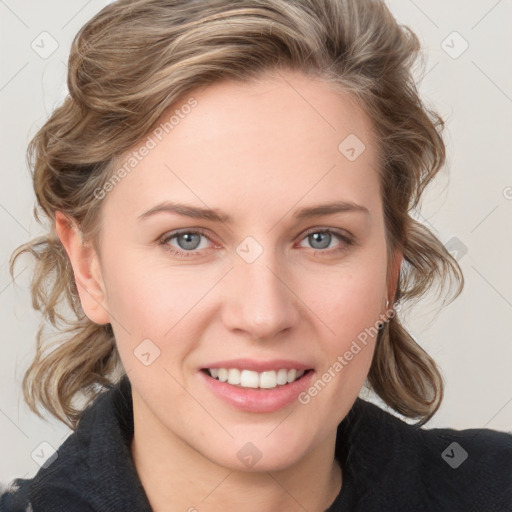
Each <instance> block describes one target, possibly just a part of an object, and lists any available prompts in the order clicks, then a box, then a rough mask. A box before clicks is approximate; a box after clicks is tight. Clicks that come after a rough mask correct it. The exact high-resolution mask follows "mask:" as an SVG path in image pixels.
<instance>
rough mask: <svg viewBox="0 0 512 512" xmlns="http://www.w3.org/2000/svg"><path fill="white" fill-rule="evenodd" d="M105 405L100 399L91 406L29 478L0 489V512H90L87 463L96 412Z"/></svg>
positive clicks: (88, 469)
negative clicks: (77, 425)
mask: <svg viewBox="0 0 512 512" xmlns="http://www.w3.org/2000/svg"><path fill="white" fill-rule="evenodd" d="M104 401H105V398H104V397H103V396H101V395H100V396H98V397H97V398H96V400H95V401H94V402H93V403H92V404H90V406H89V407H88V408H87V409H86V411H84V414H83V415H82V419H81V420H80V423H79V428H78V429H77V430H76V431H75V432H73V433H71V435H70V436H69V437H68V438H67V439H66V440H65V441H64V442H63V443H62V444H61V446H60V447H59V448H58V450H57V451H56V453H55V455H54V456H53V457H52V458H51V459H48V461H47V462H46V463H45V464H44V465H43V466H42V467H41V468H40V469H39V471H38V472H37V473H36V474H35V475H34V476H33V477H32V478H26V479H25V478H17V479H15V480H13V481H12V482H10V483H9V484H8V485H1V486H0V512H39V511H40V510H52V511H55V512H57V511H60V510H73V511H76V512H92V511H93V508H92V507H91V506H90V503H89V502H88V499H87V497H88V496H90V491H91V483H90V480H91V478H90V460H89V459H90V450H91V448H92V447H93V443H94V439H93V438H92V436H93V435H94V431H95V423H97V416H98V410H99V408H101V406H102V403H104Z"/></svg>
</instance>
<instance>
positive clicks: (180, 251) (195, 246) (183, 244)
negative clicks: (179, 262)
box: [159, 230, 211, 257]
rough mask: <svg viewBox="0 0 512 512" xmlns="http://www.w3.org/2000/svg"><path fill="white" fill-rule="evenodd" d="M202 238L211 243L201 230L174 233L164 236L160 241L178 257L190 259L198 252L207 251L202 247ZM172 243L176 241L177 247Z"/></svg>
mask: <svg viewBox="0 0 512 512" xmlns="http://www.w3.org/2000/svg"><path fill="white" fill-rule="evenodd" d="M201 238H203V239H206V240H208V241H210V242H211V240H210V238H209V237H208V236H207V235H206V233H205V232H203V231H201V230H195V231H191V230H188V231H175V232H173V233H169V234H167V235H164V236H163V237H162V238H161V239H160V241H159V244H160V245H162V246H164V248H165V249H166V250H168V251H170V252H171V253H173V254H176V255H177V256H184V257H188V256H195V255H196V251H199V250H201V249H205V247H201ZM172 241H175V242H176V245H173V244H171V242H172Z"/></svg>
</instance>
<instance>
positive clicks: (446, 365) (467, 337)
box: [0, 0, 512, 483]
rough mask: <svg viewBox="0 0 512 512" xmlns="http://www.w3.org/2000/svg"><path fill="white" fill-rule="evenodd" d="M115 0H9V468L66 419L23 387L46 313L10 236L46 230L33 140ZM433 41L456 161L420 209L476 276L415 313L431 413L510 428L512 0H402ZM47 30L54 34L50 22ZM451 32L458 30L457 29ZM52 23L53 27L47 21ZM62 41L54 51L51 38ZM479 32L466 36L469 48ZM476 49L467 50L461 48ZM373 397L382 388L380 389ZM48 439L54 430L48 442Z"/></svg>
mask: <svg viewBox="0 0 512 512" xmlns="http://www.w3.org/2000/svg"><path fill="white" fill-rule="evenodd" d="M107 3H108V2H105V1H104V0H89V1H69V0H68V1H64V0H52V1H45V2H37V1H35V0H33V1H28V0H17V1H15V0H0V24H1V29H0V40H1V71H0V108H1V119H2V123H1V130H2V131H1V137H0V144H1V154H2V167H1V171H0V226H1V242H0V250H1V254H0V265H1V266H0V325H1V326H2V331H1V334H2V336H1V343H2V352H1V354H2V357H0V365H1V369H0V379H1V380H0V389H1V390H2V391H1V400H0V482H4V483H5V482H8V481H9V480H11V479H12V478H14V477H30V476H32V475H33V474H34V473H35V472H36V471H37V470H38V469H39V465H38V464H40V463H41V460H40V459H41V457H39V458H38V456H37V455H38V454H43V453H45V454H48V452H49V451H51V448H50V446H51V447H54V448H57V447H58V446H59V445H60V444H61V443H62V441H63V440H64V439H65V437H66V436H67V435H69V430H68V429H67V428H66V427H64V426H63V425H62V424H60V423H58V422H57V421H55V420H53V419H51V418H48V421H43V420H40V419H39V418H37V417H36V416H35V415H34V414H32V413H30V412H29V411H28V408H27V407H26V406H25V405H24V403H23V401H22V399H21V387H20V383H21V379H22V376H23V371H24V369H25V368H26V367H27V366H28V364H29V362H30V359H31V357H32V354H33V350H34V343H35V333H36V329H37V325H38V316H37V315H36V314H35V312H34V311H32V309H31V306H30V296H29V292H28V284H29V276H30V266H29V262H28V260H23V261H22V262H21V264H20V265H19V266H18V267H17V271H16V272H17V274H18V277H17V281H16V284H13V283H12V281H11V278H10V276H9V274H8V258H9V255H10V253H11V252H12V250H13V249H14V248H15V247H16V246H18V245H20V244H21V243H23V242H25V241H27V240H28V239H29V238H32V237H34V236H36V235H38V234H39V233H40V231H41V229H40V227H39V226H38V225H37V224H36V222H35V221H34V220H33V218H32V207H33V203H34V197H33V192H32V188H31V182H30V178H29V174H28V171H27V168H26V163H25V150H26V146H27V143H28V141H29V140H30V138H31V136H33V135H34V134H35V132H36V130H37V129H38V127H40V126H41V125H42V124H43V122H44V121H45V119H46V117H47V115H48V113H49V112H50V111H51V110H52V108H53V107H54V106H55V105H56V104H58V103H59V102H60V101H61V100H62V98H63V97H64V95H65V94H66V88H65V72H66V60H67V55H68V52H69V46H70V43H71V40H72V38H73V36H74V35H75V34H76V32H77V31H78V29H79V28H80V27H81V26H82V25H83V24H84V23H85V21H87V20H88V19H89V18H90V17H92V16H93V15H94V14H95V13H96V12H97V11H99V10H100V9H101V8H102V7H103V6H104V5H106V4H107ZM388 3H389V5H390V7H391V9H392V11H393V13H394V14H395V16H396V17H397V18H398V20H399V21H400V22H402V23H405V24H407V25H409V26H411V28H412V29H413V30H414V31H415V32H416V33H417V34H418V36H419V37H420V39H421V41H422V44H423V46H424V49H425V53H424V55H425V69H426V75H425V76H424V77H423V79H422V80H421V82H420V90H421V92H422V95H423V97H424V99H425V101H426V102H427V103H428V104H429V105H432V106H434V107H435V108H437V109H438V110H439V111H440V113H441V114H442V115H443V116H444V118H445V120H446V122H447V130H446V142H447V145H448V165H447V166H446V168H445V171H444V172H443V174H442V176H440V177H439V179H438V181H437V183H436V184H435V186H433V187H431V189H430V190H429V192H428V194H427V196H426V199H425V201H424V203H423V206H422V209H421V211H420V212H417V213H416V217H417V218H418V219H421V220H422V221H423V222H425V223H427V224H428V225H429V226H430V227H431V228H432V229H433V230H434V232H435V233H436V234H437V236H438V237H439V238H440V239H441V241H442V242H443V243H444V244H445V245H447V246H448V247H449V248H450V250H454V251H456V252H457V254H458V256H457V257H458V258H459V261H460V264H461V266H462V269H463V271H464V274H465V277H466V288H465V290H464V292H463V294H462V295H461V296H460V297H459V298H458V299H457V300H456V301H455V302H454V303H453V304H451V305H449V306H448V307H445V308H441V304H439V303H434V302H430V303H429V302H428V301H427V302H425V303H424V304H423V305H422V306H421V307H418V308H416V310H413V311H412V312H411V314H409V315H408V316H407V318H406V320H407V325H408V327H409V329H410V330H411V332H412V334H413V335H414V336H415V338H416V339H417V341H418V342H419V343H420V344H421V345H422V346H423V347H424V348H425V349H426V350H427V351H428V352H429V353H430V354H431V355H432V356H433V357H434V358H435V359H436V361H437V362H438V364H439V365H440V367H441V369H442V372H443V375H444V377H445V380H446V384H447V386H446V395H445V400H444V402H443V404H442V406H441V409H440V411H439V412H438V413H437V415H436V416H435V417H434V418H433V419H432V420H431V421H430V422H429V423H428V425H427V426H429V427H442V426H449V427H452V428H458V429H462V428H469V427H487V428H493V429H498V430H506V431H510V430H512V376H511V373H512V372H511V368H512V334H511V325H510V324H511V320H512V272H511V270H510V264H511V262H512V236H511V234H512V230H511V222H510V220H511V218H512V172H511V162H512V158H511V157H512V59H511V53H512V31H510V26H511V22H512V2H511V0H500V1H496V0H478V1H467V0H450V2H447V1H444V0H443V1H441V0H429V1H426V0H415V1H412V0H402V1H398V0H393V1H391V2H388ZM44 32H46V34H44ZM454 32H456V33H455V34H454ZM42 33H43V34H42ZM56 45H58V47H57V48H56V49H55V51H54V52H53V53H52V54H51V55H47V54H48V53H50V52H51V51H52V50H53V46H56ZM466 45H468V47H467V49H465V47H466ZM464 49H465V51H463V50H464ZM369 398H370V399H372V400H373V401H375V402H377V403H380V401H379V400H378V399H377V398H376V397H374V396H372V395H370V396H369ZM41 443H43V444H41Z"/></svg>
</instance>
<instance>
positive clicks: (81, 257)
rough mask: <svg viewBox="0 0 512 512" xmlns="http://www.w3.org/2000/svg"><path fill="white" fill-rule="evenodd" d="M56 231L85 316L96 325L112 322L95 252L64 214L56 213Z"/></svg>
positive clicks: (78, 229) (72, 221) (71, 220)
mask: <svg viewBox="0 0 512 512" xmlns="http://www.w3.org/2000/svg"><path fill="white" fill-rule="evenodd" d="M55 230H56V231H57V235H58V237H59V239H60V241H61V243H62V245H63V246H64V249H65V250H66V253H67V255H68V258H69V260H70V262H71V266H72V267H73V273H74V276H75V282H76V287H77V289H78V294H79V296H80V302H81V304H82V309H83V310H84V313H85V314H86V315H87V317H88V318H89V319H90V320H91V321H92V322H94V323H96V324H101V325H102V324H108V323H110V315H109V313H108V311H107V307H106V306H107V303H106V293H105V286H104V283H103V278H102V275H101V268H100V262H99V257H98V255H97V253H96V251H95V249H94V248H93V247H92V246H91V245H90V244H86V243H83V242H82V232H81V230H80V228H79V227H78V225H77V224H76V222H75V221H74V220H73V219H69V218H68V217H66V215H64V214H63V213H62V212H55Z"/></svg>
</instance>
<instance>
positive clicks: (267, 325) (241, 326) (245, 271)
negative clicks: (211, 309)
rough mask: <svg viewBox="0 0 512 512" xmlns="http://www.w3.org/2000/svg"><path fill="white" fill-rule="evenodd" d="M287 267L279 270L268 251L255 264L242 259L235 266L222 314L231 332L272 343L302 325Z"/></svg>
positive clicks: (228, 278)
mask: <svg viewBox="0 0 512 512" xmlns="http://www.w3.org/2000/svg"><path fill="white" fill-rule="evenodd" d="M284 264H285V263H284V262H283V263H282V264H281V265H280V266H279V267H278V265H277V263H276V261H275V258H274V257H272V256H271V255H270V251H264V252H263V254H262V255H261V256H260V257H259V258H258V259H257V260H256V261H254V262H252V263H247V262H245V261H243V260H242V259H239V260H237V261H236V262H235V265H234V268H233V270H232V271H231V272H230V273H229V276H227V280H228V281H227V283H226V285H227V288H228V290H227V291H226V293H227V296H226V300H225V302H224V307H223V312H222V317H223V322H224V325H225V326H226V328H227V329H229V330H230V331H239V333H240V332H243V333H246V335H247V336H250V337H252V338H254V339H257V340H270V339H273V338H276V337H277V336H278V335H279V334H281V333H282V332H284V331H286V330H292V329H293V327H295V326H296V325H297V324H298V322H299V320H300V318H301V312H300V310H299V306H300V300H299V299H298V298H297V297H296V295H295V294H294V293H293V285H292V283H291V282H290V278H289V277H287V276H289V273H288V272H285V271H284V268H283V265H284Z"/></svg>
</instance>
